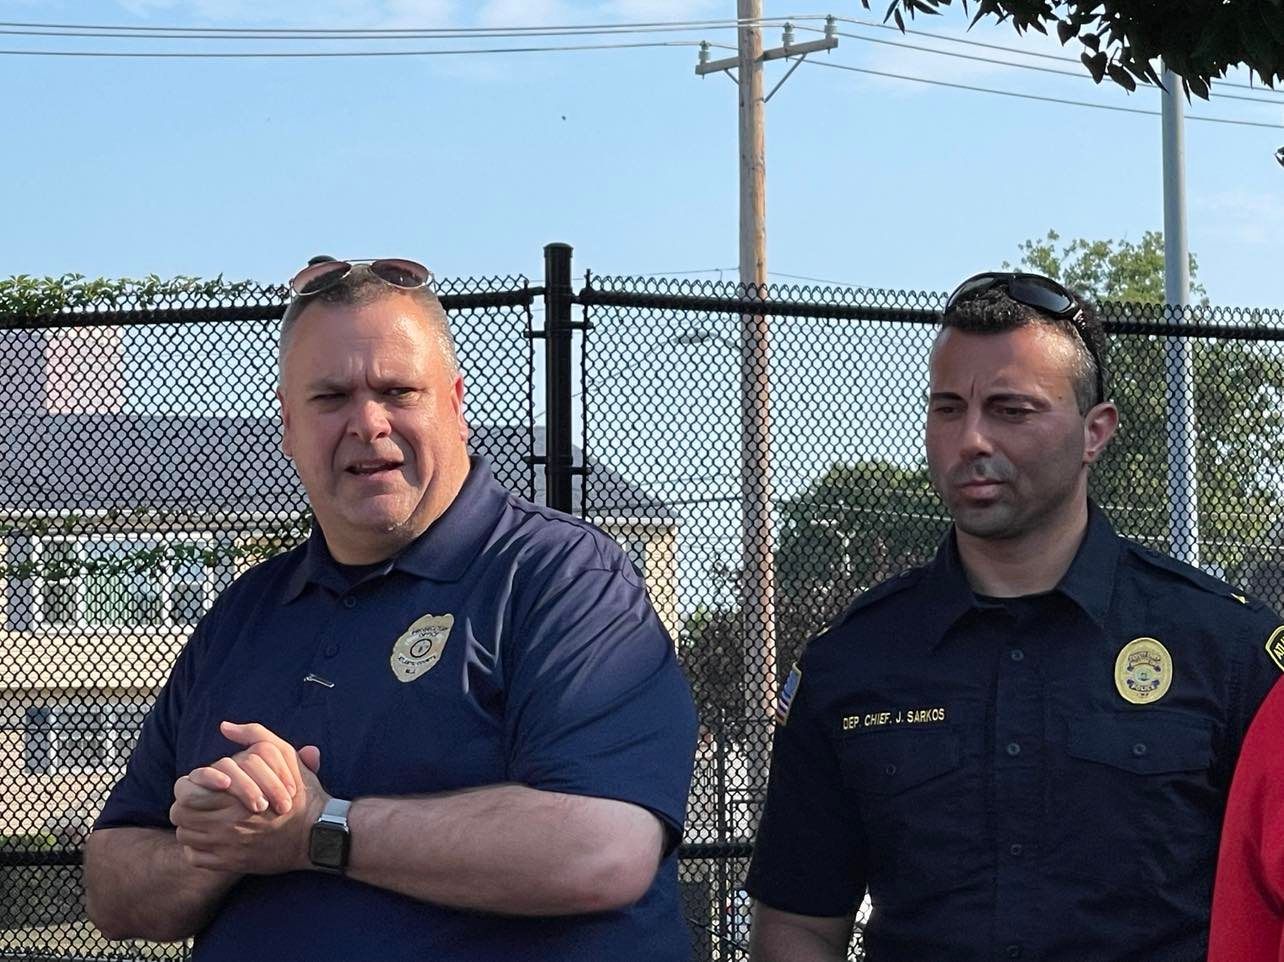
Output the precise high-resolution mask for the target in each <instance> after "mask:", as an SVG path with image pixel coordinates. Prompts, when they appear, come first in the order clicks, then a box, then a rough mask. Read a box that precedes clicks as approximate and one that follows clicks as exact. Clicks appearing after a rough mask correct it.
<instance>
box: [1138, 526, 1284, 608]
mask: <svg viewBox="0 0 1284 962" xmlns="http://www.w3.org/2000/svg"><path fill="white" fill-rule="evenodd" d="M1125 544H1126V545H1127V547H1128V549H1129V550H1130V552H1131V554H1132V555H1133V556H1134V557H1135V558H1136V559H1137V560H1138V561H1141V562H1142V563H1144V564H1147V565H1150V566H1151V567H1152V568H1158V569H1160V570H1161V571H1165V572H1167V573H1168V574H1170V575H1173V576H1175V577H1176V578H1178V579H1180V580H1181V581H1184V582H1186V583H1187V584H1189V585H1193V586H1194V587H1196V588H1199V589H1201V590H1203V591H1207V592H1209V593H1210V594H1214V595H1217V596H1218V597H1219V598H1225V599H1226V600H1227V601H1229V602H1232V603H1236V604H1238V605H1242V606H1244V607H1246V608H1248V609H1249V610H1251V611H1266V610H1268V609H1267V607H1266V605H1264V604H1263V603H1262V602H1260V601H1258V600H1257V599H1256V598H1252V597H1250V596H1248V595H1246V594H1243V593H1241V592H1239V591H1237V590H1236V589H1235V588H1232V587H1231V586H1230V585H1228V584H1227V583H1226V582H1224V581H1222V580H1220V579H1218V578H1214V577H1213V576H1212V575H1210V574H1205V573H1204V572H1202V571H1200V570H1199V569H1198V568H1194V567H1191V566H1190V565H1188V564H1186V563H1184V562H1181V561H1178V560H1177V559H1176V558H1170V557H1168V555H1165V554H1160V553H1159V552H1158V551H1152V550H1151V549H1149V548H1147V547H1145V546H1144V545H1139V544H1137V543H1135V542H1132V541H1129V542H1125Z"/></svg>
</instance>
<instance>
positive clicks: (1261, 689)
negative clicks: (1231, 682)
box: [1229, 601, 1284, 745]
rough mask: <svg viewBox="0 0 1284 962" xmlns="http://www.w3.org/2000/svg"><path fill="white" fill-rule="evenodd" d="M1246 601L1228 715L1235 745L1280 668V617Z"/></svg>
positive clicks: (1283, 643) (1283, 665)
mask: <svg viewBox="0 0 1284 962" xmlns="http://www.w3.org/2000/svg"><path fill="white" fill-rule="evenodd" d="M1249 604H1250V605H1251V606H1252V609H1253V610H1252V616H1251V617H1250V619H1249V622H1248V625H1247V626H1246V628H1245V630H1244V634H1245V635H1246V637H1245V638H1244V644H1243V645H1242V646H1241V647H1240V650H1239V657H1240V664H1239V671H1238V679H1237V681H1238V684H1237V689H1238V690H1237V691H1236V697H1235V699H1234V701H1233V702H1232V704H1233V705H1234V708H1233V711H1232V714H1231V718H1230V728H1231V730H1230V732H1229V735H1230V737H1231V739H1232V741H1233V743H1234V744H1236V745H1238V744H1239V743H1240V742H1242V741H1243V739H1244V737H1245V734H1246V732H1247V731H1248V727H1249V723H1250V722H1252V720H1253V718H1254V716H1255V715H1256V714H1257V710H1258V707H1259V706H1260V705H1261V704H1262V703H1263V700H1264V699H1265V698H1266V696H1267V695H1268V694H1269V693H1270V691H1271V690H1272V689H1273V688H1274V687H1275V683H1276V682H1277V681H1279V679H1280V673H1281V671H1284V619H1281V618H1280V616H1279V615H1278V614H1276V613H1275V612H1274V611H1272V610H1271V609H1270V608H1268V607H1266V606H1265V605H1263V604H1261V603H1259V602H1255V601H1250V602H1249Z"/></svg>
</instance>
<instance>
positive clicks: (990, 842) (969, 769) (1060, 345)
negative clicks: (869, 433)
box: [747, 274, 1284, 962]
mask: <svg viewBox="0 0 1284 962" xmlns="http://www.w3.org/2000/svg"><path fill="white" fill-rule="evenodd" d="M1101 342H1102V332H1101V328H1100V325H1099V324H1098V323H1097V322H1096V321H1095V319H1094V318H1093V317H1092V316H1091V314H1090V313H1089V312H1088V311H1087V310H1086V309H1085V307H1084V305H1083V304H1082V302H1080V301H1079V299H1078V298H1076V297H1074V296H1073V295H1072V294H1070V293H1069V292H1068V291H1066V290H1065V289H1064V288H1062V287H1061V286H1060V285H1059V284H1056V283H1055V282H1053V281H1051V280H1049V279H1047V278H1043V277H1038V276H1034V275H1019V274H985V275H979V276H977V277H975V278H972V279H970V280H969V281H966V282H964V284H962V285H961V286H960V287H959V288H958V290H956V291H955V293H954V295H953V296H951V298H950V300H949V301H948V303H947V306H946V309H945V312H944V323H943V327H942V330H941V331H940V333H939V334H938V336H937V338H936V343H935V345H934V347H933V350H932V356H931V363H930V381H931V386H930V394H929V400H928V412H927V429H926V442H927V444H926V446H927V461H928V466H929V469H930V472H931V476H932V480H933V483H934V485H935V487H936V489H937V491H938V492H939V493H940V496H941V498H942V500H943V501H944V502H945V505H946V506H947V508H948V509H949V512H950V515H951V516H952V518H953V521H954V524H953V527H952V529H951V531H950V533H949V536H948V537H947V538H946V540H945V542H944V543H943V544H942V546H941V548H940V550H939V551H938V553H937V556H936V559H935V561H933V562H932V563H931V564H930V565H928V566H926V567H923V568H919V569H916V570H913V571H910V572H908V573H906V574H904V575H902V576H901V577H899V578H895V579H893V580H891V581H889V582H885V583H884V584H882V585H879V586H878V587H875V588H873V589H872V590H870V591H869V592H867V593H866V594H865V595H863V596H862V597H861V598H859V599H858V600H857V601H856V603H855V604H854V605H853V606H852V607H851V608H850V609H849V610H848V611H847V612H846V614H844V615H843V616H842V617H841V618H839V619H838V621H837V622H836V624H835V625H833V626H832V627H831V628H830V629H829V630H828V631H826V632H824V633H822V634H821V635H820V636H819V637H817V638H815V639H813V641H812V642H811V643H810V645H809V646H808V648H807V650H806V652H805V654H804V656H803V658H802V660H801V662H800V663H799V665H798V667H797V668H795V671H794V673H793V674H792V675H791V677H790V679H789V681H788V682H787V684H786V685H785V686H784V688H783V690H782V694H781V699H780V706H779V711H778V717H779V718H780V719H781V723H780V725H779V726H778V727H777V730H776V738H775V749H774V753H773V757H772V765H771V778H770V785H769V788H768V794H767V803H766V810H765V814H764V815H763V819H762V823H761V825H760V827H759V833H758V839H757V844H756V847H755V852H754V858H753V862H752V866H751V868H750V872H749V881H748V883H747V888H748V890H749V892H750V894H751V895H752V896H753V897H754V898H755V899H756V900H757V906H756V910H755V918H754V923H753V928H752V936H751V939H752V957H753V958H754V959H755V960H756V962H786V960H787V962H822V960H827V962H839V960H844V959H846V958H847V947H848V941H849V939H850V938H851V935H852V928H853V917H854V914H855V912H856V911H857V909H858V907H859V906H860V904H861V901H862V898H863V897H864V896H865V895H866V894H868V895H869V897H870V899H871V901H872V903H873V913H872V915H871V917H870V919H869V921H868V924H867V925H866V926H865V928H864V932H863V935H864V948H865V953H866V954H865V958H866V959H867V960H868V962H982V960H985V962H993V960H996V959H1021V960H1040V962H1196V960H1202V959H1203V958H1204V955H1205V952H1206V948H1207V934H1208V918H1209V907H1210V890H1211V886H1212V880H1213V870H1214V863H1215V859H1216V853H1217V837H1218V831H1219V829H1220V826H1221V819H1222V812H1223V809H1224V807H1225V800H1226V795H1227V788H1228V785H1229V783H1230V777H1231V772H1232V770H1233V768H1234V765H1235V760H1236V757H1237V755H1238V753H1239V748H1240V743H1241V741H1242V739H1243V737H1244V733H1245V729H1246V728H1247V726H1248V723H1249V721H1250V719H1251V718H1252V717H1253V714H1254V712H1255V711H1256V709H1257V706H1258V704H1259V703H1260V702H1261V701H1262V699H1263V697H1264V696H1265V694H1266V692H1267V691H1268V689H1269V688H1270V687H1271V686H1272V684H1274V682H1275V681H1276V680H1277V679H1278V678H1279V670H1280V668H1281V667H1284V644H1280V643H1279V638H1280V636H1281V634H1282V633H1284V629H1280V628H1279V618H1278V616H1277V615H1275V614H1274V613H1273V612H1271V611H1269V610H1267V609H1266V608H1265V607H1263V606H1262V605H1260V604H1258V603H1256V602H1252V601H1249V600H1248V599H1246V598H1244V597H1242V596H1239V595H1236V594H1235V593H1234V592H1233V591H1232V589H1230V588H1229V587H1228V586H1227V585H1225V584H1223V583H1222V582H1220V581H1217V580H1215V579H1213V578H1210V577H1208V576H1206V575H1204V574H1202V573H1201V572H1199V571H1197V570H1196V569H1194V568H1191V567H1188V566H1187V565H1184V564H1181V563H1179V562H1177V561H1174V560H1172V559H1170V558H1167V557H1164V556H1162V555H1159V554H1156V553H1154V552H1152V551H1149V550H1147V549H1146V548H1143V547H1141V546H1139V545H1136V544H1133V543H1131V542H1128V541H1125V540H1123V539H1122V538H1120V537H1119V536H1118V535H1116V534H1115V532H1114V531H1113V529H1112V528H1111V526H1110V522H1109V521H1108V520H1107V519H1106V517H1105V515H1104V514H1103V513H1102V512H1101V511H1100V510H1099V509H1097V508H1096V506H1094V505H1092V504H1091V503H1090V502H1089V500H1088V496H1087V482H1088V472H1089V468H1090V466H1091V465H1092V464H1093V463H1094V462H1095V461H1097V459H1098V458H1099V457H1100V456H1101V454H1102V452H1103V451H1104V450H1105V448H1106V446H1107V444H1108V443H1109V442H1110V439H1111V437H1112V436H1113V434H1114V432H1115V428H1116V425H1117V423H1118V414H1117V412H1116V410H1115V406H1114V405H1113V404H1112V403H1110V401H1109V400H1108V396H1107V394H1106V393H1105V389H1104V383H1105V378H1104V376H1103V371H1102V368H1101V356H1102V352H1101Z"/></svg>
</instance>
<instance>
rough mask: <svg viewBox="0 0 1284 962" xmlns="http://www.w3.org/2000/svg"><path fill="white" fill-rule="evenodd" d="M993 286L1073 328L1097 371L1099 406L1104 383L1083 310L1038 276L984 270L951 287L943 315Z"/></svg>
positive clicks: (1058, 287) (1065, 292)
mask: <svg viewBox="0 0 1284 962" xmlns="http://www.w3.org/2000/svg"><path fill="white" fill-rule="evenodd" d="M996 287H1001V288H1003V291H1004V293H1005V294H1007V296H1008V297H1009V298H1011V299H1012V300H1014V301H1016V302H1017V303H1018V304H1023V305H1025V306H1026V307H1031V308H1034V310H1036V311H1039V312H1041V313H1043V314H1046V315H1047V316H1048V317H1051V318H1053V319H1055V320H1058V321H1068V322H1069V323H1070V326H1071V327H1072V328H1074V331H1075V333H1076V334H1078V335H1079V340H1080V341H1081V342H1082V343H1083V346H1084V347H1086V348H1087V349H1088V354H1089V355H1090V356H1091V357H1092V361H1093V364H1094V365H1095V367H1096V372H1097V401H1096V403H1098V404H1100V403H1101V402H1102V401H1104V400H1105V399H1106V384H1105V379H1104V378H1103V376H1102V372H1101V357H1100V355H1098V354H1097V348H1096V345H1095V344H1093V342H1092V338H1091V337H1090V336H1089V335H1088V332H1087V330H1086V329H1085V327H1084V320H1085V318H1084V312H1083V307H1082V305H1081V304H1080V303H1079V300H1078V298H1076V297H1075V296H1074V295H1073V294H1071V293H1070V292H1069V291H1068V290H1066V289H1065V288H1064V287H1062V286H1061V285H1060V284H1058V283H1057V282H1056V281H1054V280H1052V279H1051V278H1050V277H1044V276H1043V275H1042V274H1022V273H1018V272H1013V271H987V272H985V273H983V274H975V275H973V276H972V277H969V278H968V279H967V280H965V281H964V282H963V283H962V284H960V285H959V286H958V287H956V288H954V293H953V294H951V295H950V296H949V297H948V298H947V299H946V301H945V310H944V312H943V313H944V314H945V315H946V316H948V315H949V314H950V313H951V312H952V311H954V310H955V308H957V307H958V305H959V304H960V303H961V302H963V301H967V300H971V299H972V298H974V297H980V296H981V295H982V294H984V293H986V292H987V291H991V290H993V289H994V288H996Z"/></svg>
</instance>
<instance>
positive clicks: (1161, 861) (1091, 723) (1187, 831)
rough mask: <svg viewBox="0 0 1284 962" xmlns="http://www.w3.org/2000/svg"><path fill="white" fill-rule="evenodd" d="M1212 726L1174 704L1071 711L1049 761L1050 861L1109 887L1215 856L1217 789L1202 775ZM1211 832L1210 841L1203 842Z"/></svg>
mask: <svg viewBox="0 0 1284 962" xmlns="http://www.w3.org/2000/svg"><path fill="white" fill-rule="evenodd" d="M1213 755H1214V753H1213V732H1212V725H1211V723H1210V722H1208V721H1207V720H1205V719H1200V718H1193V717H1186V716H1183V715H1180V714H1177V713H1175V712H1167V713H1165V712H1145V713H1141V712H1136V713H1102V714H1097V715H1089V716H1086V717H1081V718H1074V719H1070V720H1069V721H1068V722H1067V725H1066V740H1065V748H1064V756H1062V757H1061V758H1060V759H1055V758H1054V760H1053V769H1052V774H1051V777H1050V779H1049V789H1050V795H1051V797H1050V798H1049V799H1048V806H1049V807H1048V811H1049V812H1050V813H1058V812H1074V813H1075V817H1074V818H1069V819H1067V818H1058V817H1056V816H1055V815H1053V816H1052V824H1053V825H1054V826H1056V827H1055V830H1054V833H1053V834H1054V837H1055V838H1056V843H1055V844H1054V845H1053V847H1052V853H1051V854H1052V857H1053V864H1054V865H1055V866H1057V868H1058V869H1061V870H1064V871H1066V872H1068V873H1070V874H1072V875H1077V876H1082V877H1087V878H1091V879H1094V880H1097V881H1101V882H1106V883H1110V884H1112V885H1115V886H1125V885H1128V884H1139V883H1152V884H1153V883H1156V882H1160V881H1163V880H1168V881H1169V882H1171V881H1172V877H1173V872H1174V868H1175V867H1180V866H1183V865H1192V864H1199V863H1200V862H1201V861H1206V860H1207V859H1211V858H1213V857H1214V854H1215V853H1214V851H1212V850H1210V849H1209V846H1210V844H1211V845H1214V846H1215V842H1216V837H1217V830H1218V826H1219V822H1220V816H1221V800H1220V794H1219V793H1218V792H1217V791H1216V789H1215V788H1214V786H1213V785H1212V783H1211V781H1210V777H1209V776H1210V770H1211V767H1212V763H1213ZM1210 840H1211V841H1210Z"/></svg>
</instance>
